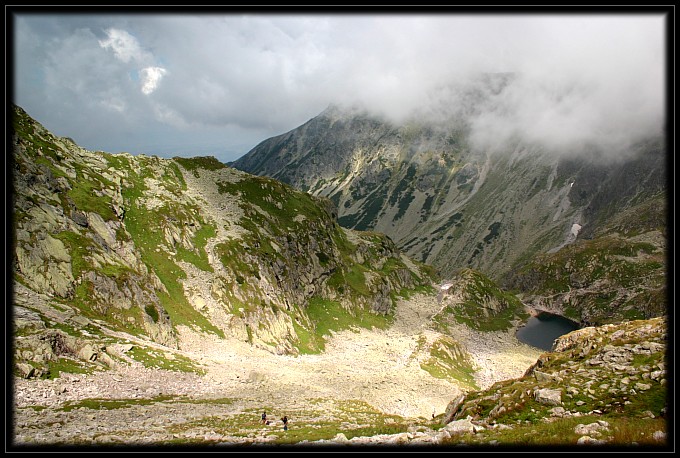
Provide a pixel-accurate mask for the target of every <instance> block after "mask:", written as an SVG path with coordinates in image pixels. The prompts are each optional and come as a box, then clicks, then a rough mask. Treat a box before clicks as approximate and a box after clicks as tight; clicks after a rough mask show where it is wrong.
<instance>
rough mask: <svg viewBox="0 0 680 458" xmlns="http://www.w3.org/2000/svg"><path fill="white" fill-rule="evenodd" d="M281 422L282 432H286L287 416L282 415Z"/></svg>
mask: <svg viewBox="0 0 680 458" xmlns="http://www.w3.org/2000/svg"><path fill="white" fill-rule="evenodd" d="M281 421H282V422H283V430H284V431H288V416H287V415H284V416H283V418H282V419H281Z"/></svg>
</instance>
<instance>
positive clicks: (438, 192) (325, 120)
mask: <svg viewBox="0 0 680 458" xmlns="http://www.w3.org/2000/svg"><path fill="white" fill-rule="evenodd" d="M466 126H467V124H466V121H465V119H464V118H462V119H461V118H451V119H450V120H449V121H448V122H447V123H434V122H429V121H428V120H427V119H426V118H423V119H420V120H412V121H410V122H407V123H404V124H401V125H396V124H393V123H391V122H388V121H386V120H382V119H380V118H378V117H375V116H371V115H369V114H368V113H366V112H361V111H357V110H346V109H340V108H337V107H330V108H329V109H327V110H326V111H324V112H323V113H321V114H320V115H319V116H317V117H315V118H313V119H311V120H310V121H308V122H307V123H305V124H304V125H302V126H300V127H299V128H297V129H294V130H292V131H290V132H288V133H286V134H283V135H280V136H277V137H273V138H270V139H268V140H265V141H263V142H262V143H261V144H259V145H257V146H256V147H255V148H253V150H251V151H250V152H249V153H248V154H246V155H245V156H243V157H242V158H240V159H239V160H237V161H235V162H234V164H233V165H234V167H236V168H238V169H241V170H245V171H248V172H250V173H255V174H258V175H267V176H271V177H274V178H277V179H279V180H281V181H283V182H286V183H290V184H292V185H293V186H295V187H297V188H299V189H302V190H306V191H308V192H310V193H312V194H313V195H318V196H326V197H329V198H330V199H331V200H333V201H334V202H335V203H336V204H337V206H338V211H339V221H340V223H341V224H342V225H343V226H345V227H350V228H356V229H362V230H366V229H370V230H377V231H380V232H383V233H385V234H387V235H388V236H389V237H390V238H391V239H392V240H394V241H395V243H396V244H397V246H399V247H400V248H401V249H403V250H404V251H405V252H406V253H407V254H409V255H410V256H412V257H414V258H415V259H419V260H421V261H424V262H427V263H430V264H432V265H434V266H435V267H437V268H438V269H439V270H440V271H441V272H442V274H443V275H444V276H450V275H452V274H453V273H455V271H457V270H458V269H460V268H466V267H471V268H475V269H477V270H480V271H482V272H484V273H486V274H487V275H489V276H490V277H492V278H493V279H495V280H500V279H501V278H502V277H503V276H504V275H506V274H508V273H509V272H511V271H512V270H513V269H514V268H516V266H518V265H520V264H522V263H524V262H526V261H527V260H529V259H531V257H532V256H533V255H535V254H538V253H543V252H548V251H550V250H556V249H558V248H559V247H561V246H564V245H565V244H568V243H570V242H572V241H573V240H574V239H575V238H577V237H581V238H590V237H592V236H593V234H594V233H595V232H596V231H597V230H598V228H600V227H602V226H603V225H604V224H606V222H607V221H608V220H609V219H611V218H612V217H614V216H616V215H617V214H619V213H621V212H622V211H625V210H627V209H630V208H632V206H634V205H637V204H641V203H643V202H645V201H647V200H648V199H656V198H657V197H658V196H661V195H663V194H664V193H665V192H666V189H667V187H666V183H667V175H666V157H665V155H666V149H665V146H664V143H663V140H662V139H659V138H656V137H650V138H649V139H647V140H645V141H641V142H639V143H638V144H636V145H635V146H634V147H633V151H630V152H628V158H627V159H626V160H624V159H621V160H617V161H607V162H603V161H602V160H600V159H598V155H599V154H600V153H606V152H604V151H598V150H597V149H596V148H594V147H593V149H592V150H583V151H581V152H579V155H577V156H575V157H572V158H566V157H565V158H562V157H561V156H559V155H556V154H551V152H550V151H547V150H545V149H544V148H541V147H538V146H535V145H532V144H529V143H523V142H521V141H519V140H518V141H516V142H515V143H513V144H508V145H507V146H506V147H505V150H504V151H503V152H498V153H489V154H485V153H480V152H476V150H475V148H473V147H472V146H471V144H470V139H469V138H470V137H469V135H470V132H469V128H468V127H466ZM622 155H623V154H622Z"/></svg>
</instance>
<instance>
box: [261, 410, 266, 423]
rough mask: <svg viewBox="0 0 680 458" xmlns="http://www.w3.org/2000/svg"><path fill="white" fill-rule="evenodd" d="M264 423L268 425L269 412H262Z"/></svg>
mask: <svg viewBox="0 0 680 458" xmlns="http://www.w3.org/2000/svg"><path fill="white" fill-rule="evenodd" d="M261 418H262V424H263V425H266V424H267V412H262V417H261Z"/></svg>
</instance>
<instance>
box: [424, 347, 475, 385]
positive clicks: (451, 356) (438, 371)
mask: <svg viewBox="0 0 680 458" xmlns="http://www.w3.org/2000/svg"><path fill="white" fill-rule="evenodd" d="M422 343H424V342H421V344H422ZM420 367H421V368H422V369H423V370H425V371H427V372H429V373H430V375H432V376H433V377H436V378H441V379H449V380H454V381H456V382H458V383H459V384H460V386H462V387H465V388H468V389H475V390H476V389H479V387H478V386H477V383H476V382H475V378H474V373H475V370H474V363H473V362H472V360H471V359H470V357H469V355H468V354H467V352H466V351H465V349H463V348H461V346H460V344H459V343H458V342H456V341H455V340H454V339H452V338H451V337H448V336H442V337H441V338H440V339H438V340H437V341H435V342H433V344H432V346H431V347H430V358H429V359H428V360H427V361H425V362H423V363H421V364H420Z"/></svg>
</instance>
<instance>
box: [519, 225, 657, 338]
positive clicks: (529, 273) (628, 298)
mask: <svg viewBox="0 0 680 458" xmlns="http://www.w3.org/2000/svg"><path fill="white" fill-rule="evenodd" d="M665 257H666V254H665V253H664V252H663V250H662V249H660V247H657V246H655V245H654V244H652V243H649V242H643V241H633V240H631V239H627V238H622V237H620V236H616V235H610V236H603V237H598V238H595V239H592V240H579V241H576V242H575V243H573V244H571V245H568V246H566V247H564V248H562V249H561V250H559V251H558V252H556V253H553V254H543V255H539V256H537V257H536V258H535V259H534V260H533V261H532V262H530V263H527V264H526V265H525V266H524V267H522V268H521V269H519V270H518V271H517V272H516V273H515V274H514V277H513V278H512V279H511V280H510V282H509V283H510V284H513V285H516V286H518V287H519V288H520V289H521V290H522V291H523V292H524V293H528V294H533V295H542V296H551V295H556V294H560V293H567V292H571V294H570V298H569V302H568V303H567V304H566V306H567V310H568V313H569V316H570V317H571V318H575V319H576V320H581V319H582V318H584V317H585V318H587V320H588V322H590V323H593V324H603V323H609V322H617V321H621V320H623V319H639V318H651V317H653V316H658V315H660V314H662V313H663V312H664V310H665V309H666V303H667V299H666V297H665V290H666V283H667V280H666V277H667V271H666V259H665ZM594 285H597V287H596V288H595V287H594ZM574 290H576V291H574Z"/></svg>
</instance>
